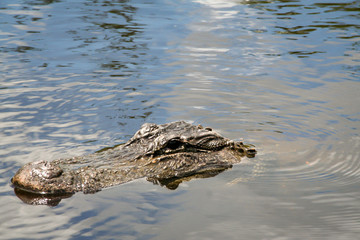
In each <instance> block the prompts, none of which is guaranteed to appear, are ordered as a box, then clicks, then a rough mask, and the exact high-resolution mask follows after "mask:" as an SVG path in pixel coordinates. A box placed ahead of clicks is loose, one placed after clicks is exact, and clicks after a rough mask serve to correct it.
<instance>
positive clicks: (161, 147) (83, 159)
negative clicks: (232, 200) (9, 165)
mask: <svg viewBox="0 0 360 240" xmlns="http://www.w3.org/2000/svg"><path fill="white" fill-rule="evenodd" d="M255 154H256V151H255V149H253V148H250V147H248V146H245V145H244V144H243V143H242V142H234V141H231V140H229V139H227V138H224V137H222V136H220V135H219V134H218V133H216V132H214V131H212V129H210V128H203V127H202V126H200V125H199V126H194V125H191V124H189V123H186V122H183V121H180V122H173V123H168V124H163V125H156V124H151V123H145V124H144V125H143V126H142V127H141V128H140V129H139V130H138V131H137V132H136V133H135V135H134V136H133V137H132V138H131V139H130V140H129V141H128V142H127V143H125V144H122V145H119V146H117V147H114V148H109V149H106V150H103V151H99V152H97V153H94V154H90V155H86V156H80V157H74V158H70V159H59V160H55V161H52V162H47V161H38V162H32V163H28V164H26V165H24V166H23V167H22V168H21V169H19V171H18V172H17V173H16V174H15V176H14V177H13V178H12V183H13V184H14V186H15V187H18V188H20V189H22V190H25V191H29V192H34V193H40V194H68V193H74V192H78V191H83V192H84V193H94V192H97V191H100V190H101V189H102V188H106V187H110V186H113V185H118V184H121V183H125V182H129V181H131V180H134V179H138V178H143V177H147V178H148V180H149V181H152V182H158V183H161V182H167V181H169V179H180V178H185V177H188V176H192V175H199V174H209V175H211V174H212V173H216V172H217V173H218V172H221V171H223V170H225V169H227V168H230V167H232V164H234V163H238V162H240V160H241V157H243V156H245V155H246V156H248V157H253V156H255ZM180 182H181V181H180Z"/></svg>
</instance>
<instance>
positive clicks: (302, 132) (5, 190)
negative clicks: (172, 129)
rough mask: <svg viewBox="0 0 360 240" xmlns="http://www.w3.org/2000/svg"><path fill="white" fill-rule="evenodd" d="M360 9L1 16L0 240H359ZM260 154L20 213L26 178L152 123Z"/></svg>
mask: <svg viewBox="0 0 360 240" xmlns="http://www.w3.org/2000/svg"><path fill="white" fill-rule="evenodd" d="M359 11H360V4H359V2H358V1H347V0H346V1H316V2H314V1H306V0H294V1H225V0H224V1H221V0H193V1H61V0H58V1H40V0H38V1H36V0H33V1H30V0H29V1H26V0H23V1H19V0H15V1H14V0H12V1H10V0H4V1H1V3H0V101H1V105H0V119H1V121H0V129H1V131H0V196H1V197H0V198H1V205H0V206H1V207H0V212H1V214H0V233H1V238H2V239H357V238H358V236H359V234H360V193H359V186H360V185H359V184H360V153H359V150H358V149H359V147H360V136H359V126H360V107H359V102H360V97H359V91H360V85H359V84H360V83H359V79H360V74H359V70H360V68H359V65H360V61H359V59H360V54H359V46H360V24H359V23H360V21H359V20H360V15H359ZM174 120H187V121H190V122H194V123H196V124H197V123H201V124H203V125H206V126H211V127H212V128H214V129H216V130H218V131H220V132H221V133H222V134H223V135H225V136H227V137H229V138H232V139H241V138H243V139H244V140H245V142H248V143H253V144H255V145H256V147H257V150H258V152H259V154H258V156H257V157H256V158H254V159H245V160H244V161H243V162H242V163H241V164H239V165H237V166H235V167H234V168H233V169H231V170H229V171H226V172H224V173H221V174H220V175H218V176H216V177H214V178H208V179H199V180H193V181H190V182H186V183H183V184H182V185H180V187H179V188H178V189H177V190H175V191H170V190H168V189H165V188H161V187H159V186H156V185H152V184H151V183H149V182H146V181H145V180H137V181H134V182H132V183H128V184H125V185H122V186H118V187H114V188H111V189H106V190H104V191H102V192H99V193H97V194H94V195H84V194H82V193H79V194H75V195H74V196H73V197H71V198H68V199H64V200H62V201H61V202H60V204H59V205H58V206H57V207H48V206H31V205H27V204H24V203H23V202H22V201H21V200H20V199H19V198H17V197H16V196H15V194H14V191H13V189H12V188H11V185H10V183H9V181H10V179H11V177H12V176H13V175H14V174H15V172H16V171H17V169H18V168H19V167H20V166H22V165H23V164H25V163H27V162H30V161H35V160H38V159H44V160H52V159H56V158H60V157H69V156H75V155H80V154H85V153H91V152H94V151H96V150H98V149H101V148H102V147H105V146H112V145H115V144H118V143H121V142H123V141H125V140H127V139H128V138H129V137H130V136H131V135H132V134H133V133H134V132H135V131H136V130H137V129H138V128H139V127H140V125H141V124H142V123H144V122H155V123H165V122H169V121H174Z"/></svg>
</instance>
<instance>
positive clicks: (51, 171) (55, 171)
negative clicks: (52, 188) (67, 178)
mask: <svg viewBox="0 0 360 240" xmlns="http://www.w3.org/2000/svg"><path fill="white" fill-rule="evenodd" d="M40 164H41V165H40V166H38V167H35V168H34V169H33V172H34V173H35V174H36V175H38V176H40V177H43V178H46V179H51V178H56V177H60V176H61V174H62V173H63V170H62V169H61V168H60V167H59V166H56V165H53V164H51V163H50V162H40Z"/></svg>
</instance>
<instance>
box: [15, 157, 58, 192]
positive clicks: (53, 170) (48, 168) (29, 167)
mask: <svg viewBox="0 0 360 240" xmlns="http://www.w3.org/2000/svg"><path fill="white" fill-rule="evenodd" d="M62 173H63V170H62V169H61V168H60V167H59V166H57V165H55V164H52V163H50V162H47V161H38V162H31V163H28V164H25V165H24V166H23V167H22V168H20V169H19V170H18V171H17V172H16V174H15V175H14V177H13V178H12V179H11V182H12V183H13V184H14V185H15V186H18V187H20V188H30V189H37V188H39V187H40V186H38V183H39V182H44V180H45V181H46V180H50V179H53V178H57V177H60V176H61V174H62ZM40 179H42V180H43V181H39V180H40Z"/></svg>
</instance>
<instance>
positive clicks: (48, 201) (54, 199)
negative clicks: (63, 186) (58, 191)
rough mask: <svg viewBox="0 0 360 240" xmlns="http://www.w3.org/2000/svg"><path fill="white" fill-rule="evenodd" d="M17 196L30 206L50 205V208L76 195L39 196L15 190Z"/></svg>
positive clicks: (18, 189)
mask: <svg viewBox="0 0 360 240" xmlns="http://www.w3.org/2000/svg"><path fill="white" fill-rule="evenodd" d="M14 192H15V195H16V196H17V197H18V198H20V199H21V201H23V202H24V203H27V204H30V205H48V206H50V207H55V206H57V205H58V204H59V203H60V201H61V200H62V199H64V198H69V197H71V196H72V195H74V194H71V193H69V194H64V195H48V194H37V193H32V192H27V191H24V190H21V189H20V188H17V187H15V188H14Z"/></svg>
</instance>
